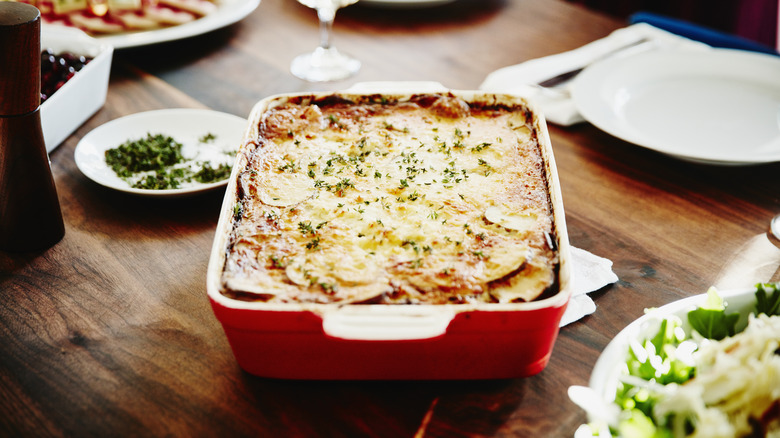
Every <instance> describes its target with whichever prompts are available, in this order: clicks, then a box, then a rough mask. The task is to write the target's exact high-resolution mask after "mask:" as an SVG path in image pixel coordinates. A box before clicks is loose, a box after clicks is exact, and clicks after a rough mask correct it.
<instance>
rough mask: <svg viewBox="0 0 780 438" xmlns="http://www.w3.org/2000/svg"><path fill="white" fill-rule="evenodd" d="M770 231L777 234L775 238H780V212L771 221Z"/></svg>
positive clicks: (774, 234)
mask: <svg viewBox="0 0 780 438" xmlns="http://www.w3.org/2000/svg"><path fill="white" fill-rule="evenodd" d="M769 231H771V232H772V235H773V236H775V239H777V240H780V214H778V215H777V216H775V217H773V218H772V220H771V221H770V222H769Z"/></svg>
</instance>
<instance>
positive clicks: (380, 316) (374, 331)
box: [322, 307, 456, 341]
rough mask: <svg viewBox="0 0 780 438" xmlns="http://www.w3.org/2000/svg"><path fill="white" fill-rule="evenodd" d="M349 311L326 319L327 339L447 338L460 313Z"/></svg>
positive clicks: (324, 319)
mask: <svg viewBox="0 0 780 438" xmlns="http://www.w3.org/2000/svg"><path fill="white" fill-rule="evenodd" d="M370 309H371V311H368V312H366V311H365V310H366V308H365V307H363V308H359V309H355V308H354V307H345V308H341V309H339V310H336V311H333V312H328V313H326V314H325V315H323V316H322V329H323V331H324V332H325V334H326V335H328V336H331V337H334V338H340V339H348V340H361V341H401V340H415V339H431V338H436V337H439V336H443V335H444V334H445V333H446V332H447V327H449V324H450V322H451V321H452V319H453V318H455V314H456V312H455V311H453V310H448V309H441V310H440V311H435V312H419V311H418V312H409V311H406V310H408V309H402V308H394V307H388V308H370Z"/></svg>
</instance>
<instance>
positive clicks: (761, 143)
mask: <svg viewBox="0 0 780 438" xmlns="http://www.w3.org/2000/svg"><path fill="white" fill-rule="evenodd" d="M779 78H780V57H776V56H771V55H764V54H759V53H753V52H745V51H740V50H730V49H712V50H703V51H682V50H657V51H651V52H645V53H642V54H637V55H634V56H629V57H618V58H612V59H608V60H604V61H601V62H598V63H595V64H593V65H591V66H589V67H588V68H586V69H585V70H584V71H583V72H582V73H581V74H580V75H579V77H578V78H577V79H576V80H575V82H574V84H573V85H572V98H573V100H574V103H575V105H576V107H577V109H578V110H579V111H580V113H581V114H582V116H583V117H584V118H585V119H586V120H587V121H589V122H591V123H593V124H594V125H595V126H596V127H598V128H599V129H601V130H603V131H605V132H607V133H609V134H612V135H614V136H615V137H618V138H621V139H623V140H626V141H628V142H631V143H634V144H636V145H639V146H644V147H646V148H649V149H654V150H656V151H659V152H663V153H666V154H669V155H673V156H675V157H678V158H682V159H686V160H691V161H697V162H704V163H710V164H729V165H738V164H758V163H769V162H775V161H780V79H779Z"/></svg>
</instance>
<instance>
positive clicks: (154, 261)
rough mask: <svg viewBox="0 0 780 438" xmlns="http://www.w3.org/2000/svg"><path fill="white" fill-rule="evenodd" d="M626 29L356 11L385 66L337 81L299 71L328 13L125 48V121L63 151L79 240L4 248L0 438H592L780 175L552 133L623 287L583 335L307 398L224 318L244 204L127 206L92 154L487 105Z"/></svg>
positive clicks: (589, 241) (517, 18) (367, 55)
mask: <svg viewBox="0 0 780 438" xmlns="http://www.w3.org/2000/svg"><path fill="white" fill-rule="evenodd" d="M623 25H624V23H622V22H620V21H617V20H615V19H613V18H609V17H607V16H605V15H599V14H597V13H593V12H589V11H586V10H584V9H582V8H580V7H578V6H575V5H573V4H570V3H567V2H565V1H562V0H561V1H558V0H548V1H537V0H515V1H511V0H504V1H502V0H485V1H476V0H459V1H457V2H455V3H453V4H451V5H448V6H443V7H438V8H434V9H421V10H382V9H376V8H370V7H368V6H360V5H356V6H351V7H349V8H346V9H344V10H342V11H340V12H339V13H338V15H337V17H336V24H335V27H334V31H335V39H334V42H335V44H336V46H337V47H339V48H340V49H341V50H343V51H345V52H349V53H350V54H352V55H354V56H356V57H357V58H359V59H360V60H362V61H363V68H362V70H361V71H360V73H359V74H358V75H357V76H356V77H355V78H352V79H350V80H348V81H344V82H339V83H333V84H320V85H312V84H308V83H304V82H302V81H300V80H298V79H295V78H294V77H293V76H292V75H290V74H289V72H288V66H289V63H290V61H291V60H292V58H293V57H294V56H295V55H297V54H299V53H302V52H305V51H308V50H310V49H312V48H313V47H314V46H315V45H316V44H317V41H318V33H317V32H318V30H317V24H316V17H315V15H314V12H313V11H311V10H309V9H307V8H305V7H303V6H301V5H299V4H298V3H297V2H295V1H293V0H263V1H262V3H261V4H260V6H259V8H258V9H257V10H256V11H255V12H253V13H252V14H251V15H250V16H249V17H247V18H246V19H244V20H242V21H241V22H239V23H237V24H235V25H232V26H229V27H227V28H225V29H220V30H217V31H214V32H211V33H209V34H207V35H202V36H197V37H193V38H189V39H186V40H181V41H175V42H170V43H164V44H159V45H154V46H148V47H140V48H133V49H125V50H118V51H117V52H116V53H115V55H114V63H113V68H112V72H111V82H110V86H109V93H108V98H107V102H106V104H105V106H104V107H103V108H102V109H101V110H100V111H99V112H98V113H96V114H95V115H94V116H93V117H92V118H91V119H90V120H88V121H87V122H86V124H84V125H83V126H82V127H80V128H79V129H78V130H76V132H75V133H74V134H73V135H72V136H71V137H70V138H68V139H67V140H66V141H65V143H63V144H62V145H61V146H60V147H59V148H58V149H56V150H55V151H54V152H53V153H52V154H51V160H52V168H53V174H54V178H55V182H56V184H57V189H58V191H59V197H60V201H61V206H62V210H63V215H64V219H65V226H66V234H65V238H64V239H63V240H62V241H61V242H60V243H59V244H57V245H56V246H54V247H53V248H51V249H49V250H47V251H43V252H38V253H21V254H19V253H17V254H11V253H2V252H0V299H1V300H2V304H1V305H0V436H80V437H81V436H86V437H89V436H101V437H103V436H307V437H308V436H323V437H353V436H370V437H414V436H426V437H474V436H477V437H486V436H521V437H524V436H535V437H541V436H545V437H547V436H549V437H558V436H560V437H565V436H572V434H573V433H574V431H575V430H576V428H577V426H578V425H579V424H581V423H582V422H584V421H585V420H586V418H585V414H584V413H583V412H582V411H581V410H580V409H579V408H577V407H576V406H575V405H574V404H572V403H571V402H570V401H569V400H568V397H567V395H566V389H567V388H568V387H569V386H570V385H575V384H577V385H582V384H586V383H587V381H588V378H589V375H590V372H591V370H592V368H593V365H594V363H595V361H596V359H597V358H598V355H599V354H600V352H601V351H602V349H603V348H604V347H605V346H606V344H607V343H608V342H609V340H610V339H611V338H612V337H613V336H614V335H615V334H616V333H617V332H618V331H619V330H620V329H622V328H623V327H624V326H625V325H626V324H627V323H629V322H630V321H631V320H633V319H634V318H636V317H638V316H640V315H641V314H642V312H643V309H644V308H646V307H651V306H659V305H662V304H664V303H667V302H670V301H673V300H675V299H678V298H681V297H684V296H689V295H693V294H698V293H701V292H703V291H704V290H706V288H707V287H709V286H710V285H711V284H713V283H715V282H716V281H717V280H718V279H719V278H720V274H721V273H722V272H723V270H724V269H725V268H726V267H727V266H728V264H729V263H730V261H732V260H733V259H734V258H735V257H738V256H739V253H740V251H741V250H742V248H743V247H744V245H745V244H746V243H747V242H749V241H750V240H751V239H753V238H755V237H756V236H760V235H763V234H765V233H766V231H767V227H768V221H769V219H770V218H771V217H772V215H773V214H774V213H776V212H780V198H778V193H780V181H779V180H778V179H777V173H778V171H779V170H780V166H779V165H777V164H772V165H763V166H749V167H714V166H706V165H700V164H694V163H688V162H683V161H679V160H676V159H673V158H670V157H667V156H665V155H661V154H658V153H655V152H652V151H649V150H645V149H642V148H639V147H636V146H632V145H630V144H628V143H625V142H623V141H621V140H618V139H615V138H613V137H611V136H610V135H608V134H606V133H603V132H601V131H599V130H597V129H596V128H594V127H592V126H590V125H588V124H580V125H576V126H572V127H568V128H561V127H556V126H550V133H551V137H552V143H553V147H554V150H555V155H556V159H557V163H558V168H559V173H560V178H561V184H562V190H563V199H564V203H565V207H566V217H567V222H568V227H569V232H570V239H571V242H572V244H573V245H575V246H578V247H581V248H584V249H586V250H589V251H591V252H593V253H595V254H598V255H601V256H604V257H608V258H609V259H611V260H613V262H614V270H615V272H616V273H617V274H618V276H619V277H620V281H619V282H618V283H617V284H615V285H613V286H610V287H607V288H605V289H604V290H602V291H599V292H596V293H594V294H593V297H594V299H595V301H596V304H597V306H598V309H597V311H596V313H595V314H593V315H591V316H589V317H586V318H584V319H583V320H581V321H579V322H576V323H574V324H571V325H569V326H567V327H565V328H564V329H562V330H561V333H560V335H559V338H558V342H557V343H556V346H555V349H554V351H553V355H552V358H551V360H550V363H549V365H548V366H547V368H546V369H545V370H544V371H542V372H541V373H540V374H538V375H536V376H533V377H530V378H526V379H512V380H499V381H476V382H475V381H447V382H328V381H324V382H319V381H315V382H302V381H284V380H273V379H263V378H258V377H254V376H251V375H248V374H246V373H244V372H243V371H241V369H240V368H239V367H238V365H237V364H236V362H235V359H234V358H233V355H232V352H231V350H230V347H229V345H228V343H227V341H226V338H225V336H224V333H223V332H222V329H221V327H220V325H219V323H218V322H217V321H216V319H215V318H214V316H213V314H212V311H211V308H210V306H209V303H208V299H207V297H206V293H205V276H206V266H207V263H208V256H209V251H210V247H211V243H212V239H213V234H214V230H215V227H216V222H217V218H218V211H219V208H220V203H221V197H222V194H221V193H211V194H206V195H203V196H194V197H190V198H182V199H176V200H159V199H147V198H139V197H133V196H130V195H124V194H120V193H117V192H114V191H111V190H109V189H106V188H103V187H101V186H98V185H96V184H94V183H93V182H91V181H90V180H88V179H87V178H86V177H85V176H83V175H82V174H81V173H80V172H79V170H78V169H77V167H76V165H75V163H74V161H73V152H74V148H75V146H76V144H77V143H78V141H79V140H80V139H81V137H83V136H84V135H85V134H86V133H87V132H89V131H90V130H92V129H94V128H95V127H97V126H99V125H101V124H103V123H105V122H108V121H110V120H113V119H115V118H117V117H121V116H123V115H127V114H131V113H135V112H139V111H147V110H153V109H160V108H173V107H196V108H197V107H202V108H211V109H215V110H219V111H224V112H229V113H233V114H237V115H241V116H247V115H248V114H249V111H250V110H251V108H252V106H253V105H254V104H255V103H256V102H257V101H258V100H260V99H262V98H264V97H266V96H269V95H272V94H276V93H284V92H296V91H305V90H335V89H341V88H345V87H348V86H350V85H352V84H353V83H356V82H360V81H375V80H432V81H438V82H441V83H442V84H444V85H445V86H447V87H451V88H456V89H472V88H476V87H478V86H479V84H480V83H481V82H482V80H484V78H485V77H486V75H487V74H488V73H489V72H491V71H493V70H495V69H498V68H500V67H504V66H507V65H511V64H516V63H519V62H522V61H525V60H528V59H532V58H536V57H540V56H545V55H550V54H554V53H558V52H561V51H564V50H569V49H573V48H575V47H578V46H580V45H582V44H584V43H587V42H589V41H592V40H594V39H597V38H600V37H603V36H606V35H607V34H608V33H609V32H611V31H612V30H614V29H617V28H619V27H621V26H623ZM747 277H749V275H746V278H745V279H744V280H745V282H746V283H747V284H750V283H751V282H753V281H754V280H755V279H754V278H747Z"/></svg>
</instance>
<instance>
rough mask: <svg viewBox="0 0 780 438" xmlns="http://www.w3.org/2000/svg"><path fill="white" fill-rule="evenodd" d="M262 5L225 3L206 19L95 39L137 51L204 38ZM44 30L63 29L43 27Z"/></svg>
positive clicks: (244, 0)
mask: <svg viewBox="0 0 780 438" xmlns="http://www.w3.org/2000/svg"><path fill="white" fill-rule="evenodd" d="M259 4H260V0H222V1H220V3H219V6H218V7H217V10H216V11H214V12H213V13H212V14H209V15H206V16H205V17H202V18H199V19H197V20H193V21H191V22H189V23H184V24H180V25H177V26H170V27H163V28H160V29H153V30H144V31H137V32H122V33H118V34H110V35H94V36H93V38H95V39H96V40H98V41H100V42H102V43H106V44H110V45H111V46H113V47H114V48H115V49H123V48H126V47H138V46H145V45H148V44H157V43H162V42H166V41H174V40H179V39H182V38H189V37H192V36H195V35H200V34H204V33H206V32H210V31H212V30H216V29H219V28H222V27H225V26H228V25H231V24H233V23H235V22H237V21H239V20H241V19H242V18H244V17H246V16H247V15H249V14H250V13H251V12H252V11H254V10H255V9H256V8H257V6H258V5H259ZM44 26H52V27H55V26H60V27H61V25H59V24H48V23H44Z"/></svg>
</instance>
